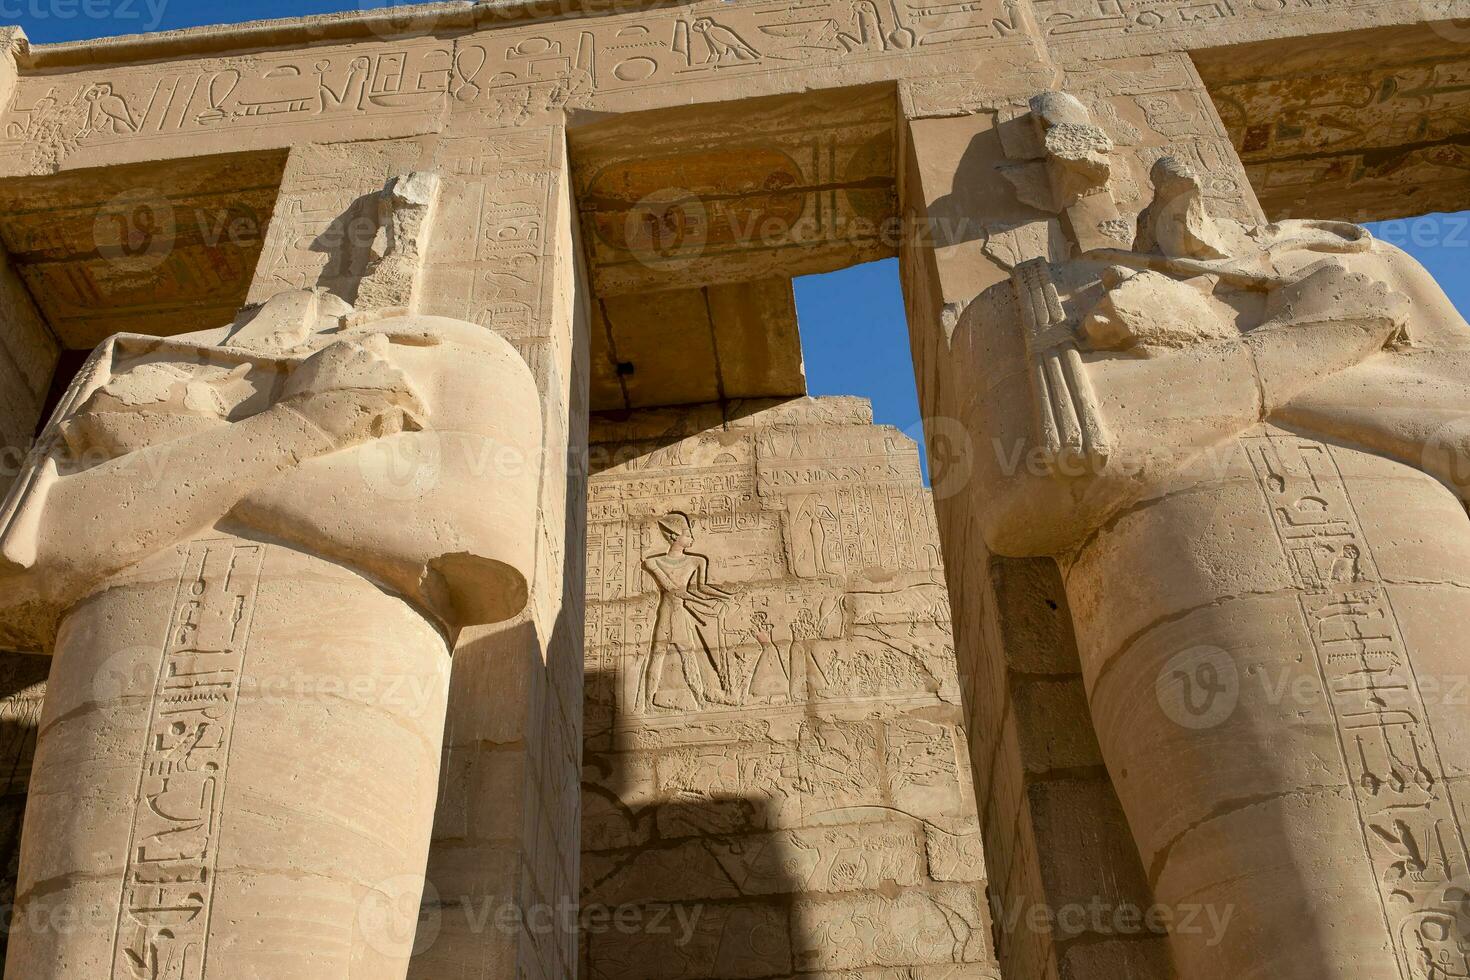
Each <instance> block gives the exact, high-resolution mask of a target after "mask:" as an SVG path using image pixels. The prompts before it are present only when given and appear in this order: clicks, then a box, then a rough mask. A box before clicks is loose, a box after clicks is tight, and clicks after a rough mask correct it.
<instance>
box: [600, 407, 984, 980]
mask: <svg viewBox="0 0 1470 980" xmlns="http://www.w3.org/2000/svg"><path fill="white" fill-rule="evenodd" d="M854 409H855V406H847V405H844V404H841V403H838V404H836V405H828V404H827V403H826V402H825V400H823V399H817V400H813V401H806V400H803V401H797V402H792V403H788V404H786V405H777V406H774V407H772V408H770V409H767V410H765V411H757V412H754V413H753V414H750V415H746V416H744V417H743V418H742V419H741V420H740V423H739V424H738V425H736V426H732V427H729V428H716V429H710V430H706V431H704V432H701V433H699V434H696V435H691V436H687V437H684V438H676V439H674V440H673V441H660V442H653V443H651V442H637V441H626V442H609V443H607V444H606V445H604V446H603V447H601V448H604V449H606V450H608V453H607V457H608V458H609V459H615V460H618V462H616V463H613V464H611V465H609V467H608V468H607V469H604V470H603V471H601V472H600V473H598V474H597V475H595V476H594V477H593V479H592V482H591V500H592V504H591V507H592V509H591V513H590V518H591V530H590V540H589V548H590V558H589V578H588V598H589V602H590V605H589V609H588V634H587V635H588V675H589V684H595V686H596V687H597V689H598V690H599V691H600V692H601V694H600V696H599V698H598V699H597V701H596V702H595V703H594V702H592V701H589V715H588V722H587V736H588V741H587V753H588V754H587V758H586V772H587V777H586V783H585V787H584V798H585V799H586V800H587V808H586V814H585V817H584V825H583V826H584V835H585V836H584V841H583V846H584V857H583V895H582V898H583V902H584V903H585V904H586V906H587V909H595V908H600V907H608V908H611V909H613V910H614V913H616V911H617V910H620V909H621V910H630V911H629V913H628V914H633V912H634V911H636V910H640V909H641V910H644V911H645V912H646V911H647V909H648V908H650V907H651V906H652V905H655V904H658V903H679V907H681V908H687V909H688V910H690V914H700V915H704V916H714V917H716V919H714V920H712V924H711V925H709V926H707V927H706V926H701V927H700V931H699V932H698V933H697V934H696V938H695V939H694V940H692V941H691V945H690V946H689V947H687V948H680V947H679V944H678V943H677V942H675V941H674V940H675V939H677V936H670V937H665V938H664V940H663V941H662V943H661V942H660V941H659V937H657V936H653V935H650V936H647V937H645V938H643V939H641V940H640V941H639V943H638V944H637V947H636V948H637V949H638V951H639V954H640V955H641V957H642V959H637V958H634V957H632V956H631V955H629V953H628V940H623V939H614V938H613V937H611V936H602V935H597V934H593V935H590V936H588V937H587V942H588V953H587V963H588V965H589V969H590V975H591V976H596V977H609V978H611V977H628V978H634V977H638V978H642V977H646V976H649V975H651V973H650V971H654V972H656V971H658V970H662V969H665V968H666V964H677V963H687V964H700V966H699V969H702V970H704V971H705V972H699V973H694V972H676V973H673V974H670V975H677V976H686V975H687V976H700V977H744V976H761V975H765V974H764V973H762V972H760V971H763V970H764V971H766V972H771V971H772V968H773V967H774V968H775V969H776V970H777V971H778V972H779V973H780V975H782V976H785V975H792V976H796V975H799V976H803V977H806V976H822V975H827V974H829V973H834V972H836V971H842V970H851V971H860V970H864V969H871V970H880V971H881V970H882V969H899V968H904V969H912V970H915V971H920V970H922V969H929V968H940V967H942V966H943V965H945V964H970V966H967V967H966V969H967V970H969V971H978V972H965V973H962V974H960V975H965V976H972V975H974V976H978V975H984V974H985V973H987V972H989V971H990V970H993V961H992V958H991V954H990V952H989V933H988V925H987V923H988V910H987V909H986V908H985V904H984V880H985V872H984V857H983V854H982V848H981V846H980V838H979V827H978V818H977V815H976V813H975V811H974V805H973V802H972V799H973V797H972V795H971V791H970V785H969V784H970V775H969V767H968V764H967V759H966V751H965V747H964V741H963V736H962V730H961V729H960V728H959V727H958V721H959V718H960V710H959V687H958V678H957V677H956V675H955V669H954V652H953V647H952V643H951V639H950V633H949V613H948V603H947V599H946V596H945V590H944V584H943V583H944V579H943V576H942V573H941V571H940V568H939V556H938V549H937V547H936V546H935V541H934V527H933V523H932V511H931V509H930V504H929V500H928V495H927V493H926V492H925V491H924V489H923V488H922V485H921V483H920V481H919V474H918V470H917V466H916V460H915V456H914V448H913V443H911V442H910V441H909V440H908V439H906V438H904V437H903V436H900V435H898V434H897V433H896V432H894V431H893V430H890V429H884V428H878V427H873V426H872V425H870V424H868V422H869V419H868V416H867V415H866V413H863V412H860V411H855V410H854ZM693 411H695V412H697V411H698V409H694V410H693ZM647 431H648V430H647V428H646V427H645V426H644V425H642V424H641V423H640V422H639V420H638V417H637V416H636V415H635V416H633V417H631V418H629V419H628V420H626V421H621V422H613V421H612V420H604V421H603V422H601V423H600V424H599V426H598V428H597V433H598V437H599V438H601V439H613V438H616V437H617V436H618V435H619V434H620V433H622V434H626V435H628V436H638V435H643V434H645V433H646V432H647ZM675 431H677V429H676V430H675ZM757 922H758V923H763V925H762V926H761V928H762V929H765V930H768V931H769V933H770V934H769V936H768V937H767V938H766V940H765V941H764V942H765V945H764V946H762V947H761V948H762V949H764V950H765V951H766V952H765V953H764V954H762V955H756V954H755V953H754V952H752V951H750V950H748V949H746V947H744V946H743V945H741V944H743V943H745V942H746V941H747V940H745V939H743V938H742V937H743V936H746V935H747V934H748V930H749V929H750V928H752V923H757ZM697 943H705V944H710V948H709V949H708V950H704V951H701V950H700V949H699V948H696V947H695V946H694V945H693V944H697ZM716 950H720V951H725V952H718V953H717V952H716ZM650 964H652V965H650ZM778 964H779V965H778ZM692 968H693V967H692V966H684V967H674V969H676V970H690V969H692ZM658 975H663V974H662V973H659V974H658ZM859 975H865V974H859ZM915 975H922V976H928V975H929V974H928V973H921V972H916V973H915ZM935 975H937V976H945V975H947V974H945V973H943V972H942V970H941V972H938V973H936V974H935Z"/></svg>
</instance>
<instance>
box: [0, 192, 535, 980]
mask: <svg viewBox="0 0 1470 980" xmlns="http://www.w3.org/2000/svg"><path fill="white" fill-rule="evenodd" d="M408 182H409V183H413V182H414V181H413V179H409V180H408ZM420 183H422V182H420ZM400 190H402V188H400ZM399 244H400V245H401V244H402V243H401V242H400V243H399ZM382 257H384V256H380V258H382ZM378 268H379V269H380V270H381V268H382V266H381V264H380V265H379V267H378ZM379 285H380V286H381V285H382V284H381V283H379ZM388 292H392V291H391V290H388ZM540 427H541V422H540V407H539V398H538V395H537V391H536V387H535V384H534V381H533V380H532V378H531V376H530V372H529V370H528V369H527V368H526V366H525V363H524V362H523V361H522V360H521V358H520V357H519V355H518V354H517V353H516V351H515V350H514V349H513V348H512V347H511V346H510V345H509V344H508V343H507V342H506V341H504V340H502V339H500V338H499V337H497V336H496V335H494V334H492V333H490V332H489V331H486V330H484V329H483V328H480V327H477V326H475V325H473V324H468V323H463V322H460V321H455V320H447V319H443V318H438V317H429V316H421V315H416V314H413V313H410V312H395V311H392V310H373V309H366V310H363V309H354V308H352V307H351V306H349V305H348V304H347V303H345V302H344V301H342V300H340V299H338V298H337V297H335V296H333V295H331V294H328V293H324V292H316V291H300V292H292V293H284V294H281V295H279V296H277V297H276V298H275V299H273V300H272V301H270V302H269V303H267V304H266V305H265V306H264V307H263V308H260V309H258V310H256V311H253V313H247V314H245V315H243V316H242V318H241V320H240V321H239V322H237V323H236V324H235V325H233V326H230V327H225V328H220V329H216V330H206V331H202V332H199V333H196V334H191V335H186V336H181V337H173V338H168V339H159V338H155V337H142V336H129V335H121V336H117V337H114V338H113V339H111V340H110V341H108V342H107V343H106V344H104V345H103V347H102V348H100V349H99V350H98V351H97V353H96V354H95V355H94V356H93V358H92V359H91V361H90V362H89V363H88V365H87V366H86V367H85V368H84V369H83V371H82V373H81V375H80V376H79V377H78V379H77V381H76V382H75V383H74V384H73V386H72V388H71V390H70V391H69V392H68V394H67V395H66V397H65V399H64V400H63V402H62V404H61V406H60V407H59V408H58V409H57V411H56V413H55V415H54V417H53V419H52V422H51V424H50V426H49V427H48V429H47V430H46V432H45V434H44V435H43V437H42V439H41V441H40V443H39V444H38V446H37V448H36V451H35V452H34V453H33V456H32V460H31V463H30V466H29V468H28V471H27V473H26V474H25V475H24V476H23V477H22V479H21V481H20V483H19V484H18V485H17V487H16V489H15V490H14V492H13V493H12V495H11V497H10V499H9V500H8V502H7V504H6V507H5V510H4V512H3V514H0V517H3V523H0V549H3V550H0V554H3V559H4V562H3V566H0V596H3V599H0V623H3V632H4V638H5V640H6V642H7V644H8V645H13V646H15V647H17V648H22V649H42V648H44V649H47V650H49V651H51V652H52V653H53V654H54V657H55V667H54V669H53V671H52V674H51V684H50V688H49V691H48V694H47V698H46V705H45V716H44V718H43V721H42V735H41V738H40V740H39V747H38V751H37V757H36V760H35V775H34V778H33V781H32V786H31V795H30V800H29V809H28V815H27V822H26V826H27V828H28V829H27V833H26V835H25V841H24V844H23V853H22V858H21V871H20V883H19V888H18V891H19V896H18V906H19V910H18V913H17V915H16V917H15V919H16V922H17V923H31V922H39V923H42V924H43V925H42V926H38V927H36V928H33V929H30V928H26V927H24V926H22V927H21V928H18V929H17V930H16V931H15V932H13V933H12V934H11V943H10V951H9V961H8V964H7V976H9V977H12V978H20V977H25V978H28V980H29V978H44V977H56V978H61V977H67V978H72V977H76V976H81V975H85V976H89V977H128V978H133V977H169V978H176V980H199V978H203V977H205V976H206V975H208V976H232V977H245V976H271V977H302V978H306V977H313V978H314V977H320V976H323V975H327V974H332V975H338V974H340V975H347V974H351V975H352V976H362V977H381V978H383V980H400V978H401V977H402V976H403V975H404V969H405V968H406V963H407V958H408V955H409V952H410V947H411V944H412V940H413V934H414V933H413V930H414V925H415V923H416V920H417V906H418V895H419V891H420V889H421V888H422V883H423V873H424V862H425V858H426V854H427V850H428V843H429V832H430V828H431V823H432V816H433V810H434V802H435V796H436V790H437V773H438V767H439V761H440V744H441V741H442V738H443V723H444V712H445V701H446V696H447V679H448V674H449V651H450V649H451V647H452V644H453V642H454V640H455V638H456V637H457V635H458V633H459V631H460V630H462V629H463V628H465V627H467V626H471V625H477V624H488V623H496V622H501V621H504V620H507V619H509V618H511V617H513V616H515V615H516V614H517V613H518V612H519V611H520V610H521V608H522V607H523V606H524V605H525V602H526V598H527V581H528V576H529V574H530V569H531V567H532V555H533V553H534V551H533V549H534V533H533V529H534V528H535V526H536V514H537V504H536V496H535V494H536V480H535V479H534V478H532V477H531V476H529V475H528V474H534V473H536V472H538V469H539V466H538V463H537V459H538V457H539V453H540V442H539V434H540ZM507 448H508V449H511V450H514V451H515V453H516V455H517V458H519V459H520V460H522V461H523V467H512V468H510V470H509V471H507V472H503V473H492V474H488V475H487V474H486V473H485V472H483V470H484V467H483V466H482V465H481V462H479V461H483V460H485V459H488V458H500V459H503V458H505V457H504V456H497V455H496V454H497V453H503V452H504V451H505V450H506V449H507ZM405 466H407V467H408V469H407V470H404V469H403V467H405ZM119 895H121V903H120V904H119ZM58 909H70V910H73V911H74V912H80V913H81V914H83V915H84V916H88V917H89V918H88V919H87V921H88V928H86V929H79V930H57V929H49V928H45V927H44V923H45V922H47V921H48V913H50V912H54V911H56V910H58ZM68 914H70V913H68ZM93 920H95V921H93ZM102 920H106V921H102ZM288 936H295V937H297V939H296V940H294V941H284V939H283V937H288Z"/></svg>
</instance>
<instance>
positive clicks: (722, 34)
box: [0, 0, 1021, 172]
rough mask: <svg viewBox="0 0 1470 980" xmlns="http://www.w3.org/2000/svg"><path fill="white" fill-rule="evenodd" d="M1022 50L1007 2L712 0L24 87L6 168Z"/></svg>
mask: <svg viewBox="0 0 1470 980" xmlns="http://www.w3.org/2000/svg"><path fill="white" fill-rule="evenodd" d="M1011 39H1015V40H1017V41H1020V40H1021V24H1020V21H1019V19H1018V15H1017V13H1016V11H1015V10H1014V9H1013V8H1012V7H1011V6H1010V5H1009V4H1007V3H1004V2H1002V0H980V2H962V3H918V4H916V3H914V2H912V0H861V2H858V3H849V2H845V0H819V2H816V3H811V4H799V5H794V6H793V5H791V4H789V3H786V2H778V3H755V4H745V5H738V6H731V5H729V4H726V3H719V2H716V3H700V4H694V5H690V6H687V7H682V8H676V9H674V10H672V11H669V12H667V13H661V14H646V13H645V14H630V15H625V16H615V17H607V18H599V19H597V20H595V21H589V22H586V23H570V24H562V25H554V26H548V25H534V26H526V27H514V28H506V29H502V30H496V31H493V32H483V33H479V34H471V35H468V36H465V37H462V38H459V39H457V40H442V39H438V38H424V39H418V40H411V41H384V42H382V43H381V44H378V45H361V44H359V45H350V46H336V47H318V48H313V49H311V50H309V51H305V52H301V51H297V52H290V53H284V54H277V53H271V54H257V55H249V56H242V57H229V58H223V59H209V60H204V61H195V62H190V63H185V64H180V65H177V66H169V67H166V68H164V69H163V70H161V71H160V69H159V68H158V67H156V66H151V65H150V66H127V67H119V68H116V69H110V70H107V71H104V72H83V73H75V74H70V75H67V74H62V75H44V76H40V75H38V76H28V77H25V78H23V79H22V81H21V83H20V84H19V85H18V86H17V88H16V92H15V95H14V96H13V97H12V100H11V103H10V105H9V106H8V107H7V111H6V114H5V116H4V120H3V122H4V126H3V136H4V140H5V142H4V144H0V156H4V155H10V156H13V157H14V156H18V157H20V158H21V159H22V160H23V161H24V162H25V164H26V169H28V170H30V171H32V172H35V171H43V170H47V169H52V168H55V167H56V166H57V165H59V164H60V163H61V162H62V161H64V160H65V159H66V158H67V157H68V156H70V155H71V154H73V153H75V152H76V151H77V150H78V149H79V148H81V147H84V146H89V145H93V144H99V143H115V142H118V141H146V140H156V139H166V138H172V137H175V136H179V135H188V134H191V133H198V134H207V133H214V132H219V131H222V130H237V129H261V128H266V127H269V128H271V129H273V130H276V131H283V130H289V129H290V128H291V127H296V126H301V125H309V124H312V123H315V122H319V121H321V120H330V119H338V120H344V119H352V118H360V119H366V118H375V119H384V120H388V119H394V118H397V119H399V120H401V121H402V123H403V127H404V131H403V132H398V133H394V134H393V135H407V134H408V132H409V131H412V132H427V131H429V130H431V129H433V128H435V121H436V120H437V119H439V118H440V116H441V115H442V114H443V113H444V112H446V111H448V110H449V109H450V108H451V107H453V108H454V109H455V111H456V112H463V113H465V114H467V115H470V116H476V117H479V118H481V119H482V120H483V121H484V122H485V123H488V124H490V125H495V126H516V125H521V124H524V123H525V122H527V121H528V120H531V119H534V118H538V117H544V115H545V114H546V113H547V112H549V111H552V110H556V109H560V108H563V107H566V106H584V105H588V104H590V103H591V101H592V100H593V99H594V98H595V97H596V96H598V95H601V94H604V93H616V92H618V91H620V90H627V89H632V88H640V87H649V86H660V85H687V84H689V83H690V82H693V81H697V80H700V79H712V78H718V77H723V76H727V75H729V74H730V73H742V72H745V73H748V72H770V71H782V70H808V69H810V68H812V67H815V66H819V65H821V64H824V63H850V62H854V61H861V60H871V59H879V58H884V57H889V56H893V55H902V54H904V53H905V52H909V51H915V50H921V49H922V50H931V49H934V48H936V47H939V46H943V45H952V44H957V43H966V42H977V41H988V42H991V43H1004V42H1006V41H1008V40H1011ZM339 138H340V137H339Z"/></svg>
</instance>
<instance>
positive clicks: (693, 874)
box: [579, 671, 809, 980]
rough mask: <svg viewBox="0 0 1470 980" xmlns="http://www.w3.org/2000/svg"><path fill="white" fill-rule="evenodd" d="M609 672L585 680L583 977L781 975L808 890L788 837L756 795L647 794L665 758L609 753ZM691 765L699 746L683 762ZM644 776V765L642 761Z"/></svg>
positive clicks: (612, 683) (612, 680) (787, 968)
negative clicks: (778, 829) (801, 901)
mask: <svg viewBox="0 0 1470 980" xmlns="http://www.w3.org/2000/svg"><path fill="white" fill-rule="evenodd" d="M618 683H619V680H618V678H617V676H616V674H615V673H613V672H603V671H594V672H589V674H588V675H587V726H588V743H589V750H588V753H587V756H586V758H585V761H584V783H583V796H582V805H583V817H582V847H583V858H582V860H583V868H582V911H581V935H580V940H581V964H582V965H581V971H580V974H579V975H580V976H582V977H583V978H585V980H695V978H704V977H751V978H756V977H786V976H790V975H791V974H793V973H795V972H796V969H797V966H798V963H797V960H798V958H799V955H800V950H802V949H804V948H807V946H808V945H809V943H808V942H806V941H804V940H805V939H806V938H809V937H803V936H799V935H794V934H793V933H794V931H795V930H796V929H798V923H800V921H801V920H802V916H801V915H800V914H798V913H799V910H798V909H797V908H796V905H797V901H798V893H799V892H801V891H803V890H804V887H803V884H802V882H801V881H800V880H798V878H797V876H796V873H795V872H796V871H797V870H798V869H799V868H800V867H801V865H802V860H801V856H800V855H798V854H796V853H794V849H793V847H792V844H793V842H794V838H793V837H792V835H790V834H789V833H780V832H772V828H774V827H775V826H776V825H777V819H776V815H775V813H774V810H773V807H772V802H771V801H770V800H768V799H765V798H761V797H756V796H737V795H729V794H702V793H695V792H692V791H691V792H686V793H676V794H673V795H668V796H665V795H658V796H655V793H654V775H653V773H652V771H651V770H652V767H654V766H657V765H660V764H666V765H670V766H677V765H678V764H679V761H678V759H676V758H673V756H675V755H678V754H679V753H671V754H669V755H668V756H658V755H652V754H645V753H630V752H619V751H595V750H594V749H593V748H592V746H601V745H606V746H607V747H608V748H613V746H612V743H611V739H612V738H613V734H612V727H611V719H612V710H613V704H612V700H611V698H612V692H613V691H614V690H615V687H616V685H617V684H618ZM690 761H691V764H698V762H699V760H698V759H697V753H695V755H694V756H692V757H691V759H690ZM645 767H646V768H647V769H649V771H639V770H641V769H643V768H645Z"/></svg>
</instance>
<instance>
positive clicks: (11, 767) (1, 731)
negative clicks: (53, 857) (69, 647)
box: [0, 653, 51, 968]
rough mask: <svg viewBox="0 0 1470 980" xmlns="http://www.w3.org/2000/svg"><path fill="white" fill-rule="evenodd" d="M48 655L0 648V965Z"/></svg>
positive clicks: (4, 945)
mask: <svg viewBox="0 0 1470 980" xmlns="http://www.w3.org/2000/svg"><path fill="white" fill-rule="evenodd" d="M50 667H51V658H50V657H42V656H36V655H33V654H23V653H0V910H3V912H4V918H3V920H0V924H3V928H0V968H3V967H4V965H5V949H6V946H7V940H8V939H9V925H10V909H11V907H12V906H13V905H14V903H15V882H16V872H17V870H18V864H19V861H20V828H21V821H22V819H23V818H24V817H25V810H26V793H27V791H28V790H29V788H30V782H31V759H32V758H33V757H34V756H35V754H36V731H37V729H38V727H39V725H40V723H41V703H42V701H44V700H45V697H46V672H47V671H48V670H49V669H50Z"/></svg>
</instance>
